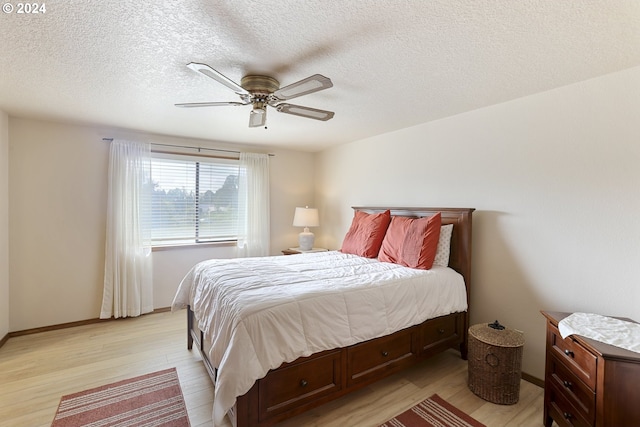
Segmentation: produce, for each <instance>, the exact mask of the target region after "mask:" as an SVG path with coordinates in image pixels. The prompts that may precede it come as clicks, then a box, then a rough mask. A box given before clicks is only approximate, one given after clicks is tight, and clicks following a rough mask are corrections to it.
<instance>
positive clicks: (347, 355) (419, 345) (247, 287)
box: [172, 207, 473, 427]
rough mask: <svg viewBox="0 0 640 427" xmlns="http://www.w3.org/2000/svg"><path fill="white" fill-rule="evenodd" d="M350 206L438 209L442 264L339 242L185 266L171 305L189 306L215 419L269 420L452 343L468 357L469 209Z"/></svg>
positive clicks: (410, 211) (412, 212) (426, 213)
mask: <svg viewBox="0 0 640 427" xmlns="http://www.w3.org/2000/svg"><path fill="white" fill-rule="evenodd" d="M354 210H355V211H356V213H359V212H360V213H366V214H368V215H371V216H373V215H376V214H378V215H379V214H381V213H382V212H386V211H389V212H390V214H391V215H392V216H397V217H406V218H428V217H432V216H433V215H436V214H437V213H440V216H441V223H442V225H443V226H444V225H448V224H452V225H453V230H452V233H451V240H450V254H449V260H448V267H443V266H434V267H433V268H430V269H428V270H426V271H425V270H416V269H410V268H407V267H402V266H398V265H395V264H393V263H388V262H387V263H385V262H379V261H378V260H376V259H372V258H367V257H360V256H356V255H352V254H348V253H341V252H339V251H331V252H327V253H316V254H305V255H291V256H284V255H283V256H277V257H265V258H253V259H252V258H246V259H236V260H210V261H205V262H203V263H199V264H198V265H196V266H194V268H193V269H192V270H191V271H190V272H189V274H187V276H186V277H185V279H184V280H183V281H182V283H181V284H180V287H179V289H178V292H177V294H176V298H175V299H174V303H173V304H172V309H174V310H176V309H180V308H184V307H186V308H187V312H188V320H187V337H188V348H189V349H192V348H193V347H194V345H195V348H196V349H197V350H198V351H199V352H200V354H201V356H202V359H203V362H204V364H205V367H206V368H207V371H208V372H209V375H210V376H211V379H212V381H213V382H214V383H215V384H216V396H215V399H214V415H213V419H214V425H217V424H219V423H220V422H221V420H222V417H224V416H225V415H228V416H229V418H230V420H231V422H232V424H234V425H235V426H237V427H249V426H259V427H266V426H271V425H273V424H276V423H278V422H280V421H282V420H284V419H287V418H290V417H292V416H295V415H297V414H300V413H302V412H304V411H307V410H309V409H311V408H313V407H316V406H318V405H321V404H323V403H326V402H328V401H331V400H334V399H337V398H339V397H340V396H343V395H345V394H347V393H350V392H352V391H354V390H357V389H359V388H361V387H363V386H366V385H368V384H370V383H372V382H374V381H377V380H379V379H381V378H383V377H385V376H388V375H391V374H393V373H395V372H398V371H399V370H401V369H404V368H406V367H409V366H411V365H414V364H416V363H419V362H421V361H422V360H425V359H427V358H429V357H430V356H433V355H435V354H438V353H440V352H442V351H445V350H447V349H449V348H455V349H457V350H459V351H460V353H461V357H462V358H463V359H466V356H467V330H468V323H469V321H468V307H469V305H470V304H469V302H470V301H469V295H470V286H471V230H472V227H471V225H472V212H473V209H466V208H465V209H459V208H372V207H354ZM354 273H357V274H354ZM338 281H339V282H338ZM431 282H434V284H435V283H440V282H443V283H444V285H438V286H439V287H438V286H435V285H434V286H435V287H433V289H432V288H431V285H429V287H427V285H426V283H429V284H430V283H431ZM211 283H216V285H215V286H212V285H211ZM338 283H339V284H338ZM460 283H462V285H460ZM437 289H442V290H437ZM447 295H449V296H447ZM449 298H451V301H449ZM240 301H242V304H240ZM246 301H253V304H252V305H245V302H246ZM411 304H415V306H414V305H411ZM358 322H359V323H358ZM325 333H326V334H327V335H326V336H325Z"/></svg>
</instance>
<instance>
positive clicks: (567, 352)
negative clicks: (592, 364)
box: [564, 349, 574, 357]
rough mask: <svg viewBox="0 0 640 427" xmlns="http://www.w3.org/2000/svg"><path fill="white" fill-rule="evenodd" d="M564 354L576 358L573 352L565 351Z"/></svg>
mask: <svg viewBox="0 0 640 427" xmlns="http://www.w3.org/2000/svg"><path fill="white" fill-rule="evenodd" d="M564 354H566V355H567V356H569V357H574V354H573V351H570V350H568V349H567V350H565V351H564Z"/></svg>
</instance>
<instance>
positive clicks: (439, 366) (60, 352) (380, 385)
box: [0, 311, 544, 427]
mask: <svg viewBox="0 0 640 427" xmlns="http://www.w3.org/2000/svg"><path fill="white" fill-rule="evenodd" d="M170 367H176V368H177V371H178V377H179V378H180V384H181V386H182V391H183V394H184V397H185V402H186V405H187V411H188V413H189V419H190V421H191V425H192V426H193V427H200V426H211V409H212V402H213V387H212V385H211V382H210V380H209V377H208V375H207V373H206V370H205V369H204V366H203V364H202V362H201V361H200V358H199V356H198V355H197V352H196V351H193V352H191V351H189V350H187V348H186V313H185V311H182V312H179V313H173V314H172V313H157V314H150V315H145V316H141V317H139V318H135V319H123V320H116V321H109V322H104V323H96V324H92V325H85V326H78V327H74V328H69V329H62V330H57V331H49V332H42V333H38V334H33V335H25V336H20V337H15V338H11V339H9V341H8V342H7V343H6V344H5V345H4V346H3V347H2V348H1V349H0V426H3V427H4V426H7V427H9V426H11V427H13V426H16V427H23V426H24V427H37V426H49V425H50V424H51V421H52V419H53V416H54V414H55V412H56V408H57V406H58V403H59V401H60V397H61V396H63V395H65V394H70V393H74V392H78V391H81V390H85V389H87V388H91V387H96V386H99V385H103V384H108V383H111V382H114V381H118V380H121V379H126V378H130V377H134V376H137V375H142V374H146V373H149V372H154V371H157V370H160V369H166V368H170ZM466 381H467V363H466V361H463V360H461V359H460V357H459V355H457V354H456V353H455V352H453V351H451V352H447V353H444V354H442V355H439V356H436V357H435V358H433V359H431V360H430V361H427V362H426V363H422V364H419V365H418V366H416V367H413V368H411V369H409V370H408V371H406V372H403V373H400V374H397V375H394V376H392V377H389V378H386V379H383V380H381V381H379V382H377V383H375V384H373V385H371V386H369V387H366V388H364V389H362V390H360V391H358V392H356V393H354V394H353V395H350V396H345V397H343V398H341V399H339V400H337V401H334V402H331V403H328V404H326V405H323V406H321V407H319V408H316V409H314V410H312V411H310V412H308V413H306V414H302V415H300V416H298V417H296V418H293V419H291V420H289V421H287V422H285V423H282V425H281V427H306V426H323V427H324V426H327V427H345V426H358V427H366V426H377V425H379V424H380V423H382V422H384V421H386V420H387V419H389V418H391V417H393V416H394V415H396V414H398V413H400V412H402V411H404V410H405V409H407V408H409V407H411V406H413V405H414V404H415V403H417V402H419V401H421V400H423V399H426V398H427V397H429V396H431V395H432V394H433V393H438V394H439V395H440V396H441V397H442V398H444V399H446V400H447V401H449V402H450V403H452V404H453V405H455V406H457V407H458V408H460V409H461V410H463V411H465V412H466V413H468V414H470V415H471V416H473V417H474V418H476V419H477V420H479V421H480V422H482V423H484V424H485V425H487V426H488V427H500V426H538V427H539V426H542V400H543V394H544V393H543V390H542V389H541V388H540V387H538V386H535V385H533V384H531V383H528V382H526V381H522V382H521V389H520V401H519V402H518V403H517V404H515V405H495V404H492V403H489V402H486V401H484V400H482V399H481V398H479V397H477V396H476V395H474V394H473V393H472V392H471V391H469V389H468V388H467V385H466Z"/></svg>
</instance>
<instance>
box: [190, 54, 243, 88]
mask: <svg viewBox="0 0 640 427" xmlns="http://www.w3.org/2000/svg"><path fill="white" fill-rule="evenodd" d="M187 67H189V68H191V69H192V70H194V71H197V72H199V73H201V74H204V75H205V76H207V77H209V78H211V79H213V80H215V81H217V82H218V83H222V84H223V85H225V86H226V87H228V88H229V89H231V90H232V91H234V92H235V93H237V94H238V95H249V92H247V91H246V90H245V89H244V88H243V87H242V86H240V85H239V84H238V83H236V82H234V81H233V80H231V79H229V78H228V77H226V76H223V75H222V74H220V73H219V72H217V71H216V70H214V69H213V68H211V67H209V66H208V65H207V64H199V63H197V62H190V63H188V64H187Z"/></svg>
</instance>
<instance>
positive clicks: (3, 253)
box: [0, 110, 9, 340]
mask: <svg viewBox="0 0 640 427" xmlns="http://www.w3.org/2000/svg"><path fill="white" fill-rule="evenodd" d="M8 332H9V117H8V116H7V114H6V113H5V112H4V111H2V110H0V340H1V339H2V338H4V337H5V336H6V335H7V333H8Z"/></svg>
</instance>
